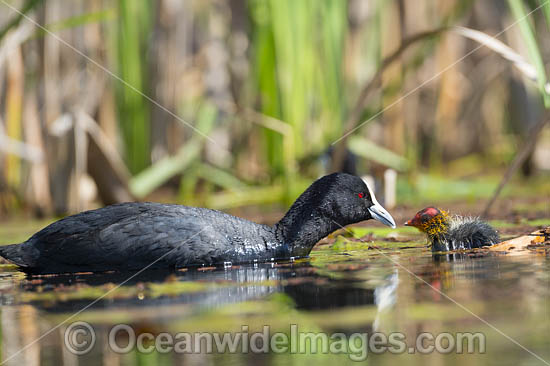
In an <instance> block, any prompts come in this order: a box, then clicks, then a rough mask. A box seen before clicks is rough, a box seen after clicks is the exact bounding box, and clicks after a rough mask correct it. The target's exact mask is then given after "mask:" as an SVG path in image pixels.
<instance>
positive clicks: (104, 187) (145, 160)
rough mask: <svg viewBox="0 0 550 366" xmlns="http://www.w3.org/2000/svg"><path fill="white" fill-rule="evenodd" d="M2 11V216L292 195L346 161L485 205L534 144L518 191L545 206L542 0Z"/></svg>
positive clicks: (376, 175) (229, 2) (414, 196)
mask: <svg viewBox="0 0 550 366" xmlns="http://www.w3.org/2000/svg"><path fill="white" fill-rule="evenodd" d="M0 8H1V9H2V11H1V12H0V126H1V128H0V138H1V140H0V215H11V214H13V213H17V212H21V211H22V210H25V211H26V212H31V213H33V214H35V215H44V216H50V215H54V214H55V215H61V214H67V213H71V212H76V211H80V210H83V209H87V208H92V207H96V206H98V205H103V204H110V203H115V202H121V201H128V200H136V199H137V200H144V199H148V200H157V201H165V202H179V203H184V204H189V205H201V206H208V207H212V208H218V209H231V208H236V207H243V206H249V205H263V206H264V207H265V205H267V204H276V205H280V206H279V207H284V206H285V205H288V204H289V203H290V202H292V201H293V200H294V198H295V197H296V196H297V195H298V194H299V193H300V192H301V191H302V190H303V188H304V187H305V186H306V185H307V184H308V183H310V182H311V180H312V179H315V178H317V177H318V176H320V175H323V174H326V173H329V172H331V171H334V170H342V169H343V168H346V165H347V163H346V161H348V160H350V161H351V162H352V163H353V164H352V165H354V169H353V170H354V171H355V173H356V174H358V175H366V174H368V175H370V176H371V177H372V179H373V180H374V182H375V183H376V186H377V191H379V192H382V191H384V190H385V191H386V192H384V194H383V195H382V193H380V196H382V197H385V198H386V200H391V201H392V202H386V203H387V205H388V206H390V207H392V206H394V205H395V204H415V203H417V202H419V201H432V202H433V203H434V204H435V202H434V201H441V200H465V199H466V200H468V201H470V202H472V201H475V202H477V201H478V200H480V199H481V201H483V202H485V201H486V200H487V199H488V198H489V197H490V196H491V195H492V194H493V192H494V191H495V189H496V187H497V185H498V183H499V180H501V178H502V176H503V174H504V173H505V171H506V169H507V168H508V167H509V164H510V163H511V162H512V161H513V159H514V157H516V156H517V154H518V151H520V150H521V148H522V146H528V148H527V149H526V150H525V154H524V155H525V159H521V161H520V164H519V166H520V167H521V169H519V173H518V174H512V175H513V176H514V179H513V181H512V183H510V184H508V185H507V189H506V190H505V191H504V194H505V195H527V196H534V197H540V202H541V204H542V205H544V202H546V204H547V202H548V198H549V196H550V187H549V185H547V184H546V182H547V180H548V174H549V171H550V131H549V130H548V128H546V129H544V128H542V127H541V126H542V124H543V122H544V121H545V119H546V118H547V115H546V114H545V107H548V106H550V105H549V103H548V101H549V94H548V91H550V87H548V84H547V83H546V63H545V60H548V59H549V58H550V54H549V53H550V44H549V43H548V39H550V38H549V37H548V35H549V29H550V28H549V25H550V5H549V4H548V3H544V2H543V1H520V0H509V1H501V0H478V1H459V0H456V1H445V2H441V1H435V0H421V1H404V0H392V1H382V0H349V1H344V0H323V1H316V0H300V1H293V0H204V1H193V0H187V1H176V0H158V1H149V0H141V1H133V0H119V1H116V0H87V1H84V0H72V1H62V0H48V1H41V0H26V1H12V0H7V1H2V2H1V3H0ZM19 12H20V13H19ZM457 26H461V27H467V28H469V29H475V30H478V31H480V32H482V33H479V32H478V33H473V35H472V34H470V33H467V32H464V29H463V28H456V27H457ZM505 45H507V46H509V47H510V48H506V46H505ZM358 126H360V127H359V128H356V127H358ZM532 131H535V132H536V133H533V132H532ZM350 132H352V133H350ZM343 136H344V138H342V137H343ZM335 142H336V143H335ZM388 172H391V174H390V173H388ZM393 172H396V173H397V183H396V184H395V185H394V184H393V183H392V182H389V183H388V179H389V180H390V181H391V180H392V179H391V176H392V174H393ZM384 182H385V183H384ZM394 196H396V197H394ZM480 210H481V208H480Z"/></svg>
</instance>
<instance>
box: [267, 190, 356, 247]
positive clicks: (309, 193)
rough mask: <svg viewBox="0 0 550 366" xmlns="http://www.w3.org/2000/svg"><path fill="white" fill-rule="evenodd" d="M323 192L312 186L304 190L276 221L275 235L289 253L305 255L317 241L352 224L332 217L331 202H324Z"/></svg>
mask: <svg viewBox="0 0 550 366" xmlns="http://www.w3.org/2000/svg"><path fill="white" fill-rule="evenodd" d="M322 194H323V193H322V192H316V191H315V190H313V189H311V188H310V189H308V190H306V191H305V192H304V193H303V194H302V195H301V196H300V197H299V198H298V199H297V200H296V201H295V202H294V204H293V205H292V207H291V208H290V210H288V212H287V213H286V215H285V216H284V217H283V218H282V219H281V220H280V221H279V222H278V223H277V224H275V233H276V235H277V238H278V239H279V241H280V242H282V243H284V244H285V245H288V247H289V250H290V252H291V255H292V256H295V257H303V256H307V255H308V254H309V252H310V251H311V249H312V248H313V246H314V245H315V244H316V243H317V242H318V241H319V240H321V239H323V238H324V237H326V236H327V235H328V234H330V233H332V232H334V231H336V230H338V229H339V228H341V227H342V226H345V225H348V224H350V223H351V222H345V220H344V219H342V218H338V217H334V212H333V209H332V207H331V205H330V204H328V203H323V200H322V199H321V197H320V195H322ZM311 202H318V203H317V204H314V205H312V204H311Z"/></svg>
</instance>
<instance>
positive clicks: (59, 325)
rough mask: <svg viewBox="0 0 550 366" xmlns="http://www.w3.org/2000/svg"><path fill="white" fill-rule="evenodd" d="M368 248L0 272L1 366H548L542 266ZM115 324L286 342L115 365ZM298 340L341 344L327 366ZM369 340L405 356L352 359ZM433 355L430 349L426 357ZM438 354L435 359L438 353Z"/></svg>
mask: <svg viewBox="0 0 550 366" xmlns="http://www.w3.org/2000/svg"><path fill="white" fill-rule="evenodd" d="M342 243H344V244H342ZM371 244H372V245H371V248H370V249H369V246H368V245H367V244H363V243H357V242H350V243H347V244H346V242H345V240H343V241H342V240H337V242H336V244H334V245H329V244H326V245H321V246H318V247H317V248H316V249H315V250H314V251H313V252H312V255H311V258H309V259H304V260H298V261H295V262H280V263H259V264H256V265H246V266H236V265H229V264H228V265H227V266H226V267H225V268H216V269H210V268H202V269H200V270H197V269H193V270H191V269H190V270H187V271H178V272H162V271H154V272H143V273H140V274H138V275H136V274H135V273H106V274H79V275H61V276H48V277H26V276H25V275H24V274H22V273H20V272H17V271H16V270H15V269H14V268H13V267H11V266H9V265H4V266H3V267H1V271H2V272H0V292H1V303H2V306H1V343H2V348H1V351H2V359H3V360H5V361H6V362H5V364H8V365H12V364H13V365H23V364H24V365H33V364H45V365H100V364H105V365H132V364H143V365H145V364H166V365H169V364H185V365H211V364H224V365H225V364H227V365H295V364H309V363H316V364H326V365H334V364H337V363H341V364H344V363H345V364H359V363H358V362H355V361H353V360H354V359H355V360H357V359H360V360H362V361H361V362H360V364H365V363H367V364H368V363H371V364H388V365H390V364H392V365H393V364H395V363H396V362H406V363H407V364H418V365H424V364H457V365H458V364H464V363H468V364H490V365H503V364H506V365H508V364H510V365H512V364H513V365H544V364H545V363H544V361H542V360H541V359H543V360H545V361H546V362H550V275H549V273H550V260H549V257H548V256H547V255H546V254H535V253H530V254H526V255H520V256H509V255H483V256H476V255H464V254H460V255H449V256H440V257H433V256H432V254H431V253H430V252H429V250H428V249H427V248H426V247H425V245H424V244H423V242H422V241H421V240H420V239H418V240H416V241H413V242H406V243H404V242H374V243H371ZM372 246H376V248H373V247H372ZM542 253H544V252H542ZM119 285H121V286H120V287H118V286H119ZM75 321H84V322H86V323H88V324H89V325H90V326H91V328H92V329H93V332H94V334H95V335H96V338H95V344H94V346H93V347H92V348H91V350H90V351H89V352H88V353H86V354H85V355H75V354H73V353H71V352H70V351H69V349H68V348H67V346H65V341H66V338H65V336H66V335H67V334H69V336H68V337H70V336H72V335H74V334H73V333H70V332H69V333H68V331H67V329H69V331H71V330H72V331H74V329H77V328H71V327H70V325H71V324H72V323H74V322H75ZM117 324H126V325H127V326H129V327H130V328H131V329H132V330H133V331H134V332H135V333H136V335H139V334H142V333H150V334H151V335H152V337H157V338H158V337H159V334H161V333H164V332H166V333H167V334H168V336H171V337H172V338H174V337H175V336H176V334H177V333H180V332H184V333H187V334H189V335H190V337H196V336H197V335H196V334H195V333H198V332H210V334H212V332H217V333H218V334H222V333H223V332H228V334H229V335H233V336H234V335H235V334H236V332H241V333H242V337H245V334H248V337H250V336H251V335H252V334H253V333H255V332H261V331H264V326H269V329H268V330H269V332H270V333H269V336H272V335H273V334H274V333H277V332H280V333H281V334H280V335H279V337H281V338H282V339H283V340H284V337H287V340H288V342H289V347H288V348H289V349H283V350H282V351H281V352H280V353H276V352H275V351H273V350H272V349H271V350H269V351H268V352H267V353H262V352H259V351H258V348H261V347H256V349H255V350H256V351H257V352H252V350H251V349H250V348H251V347H249V349H248V352H246V351H245V352H243V348H242V344H241V345H240V346H238V347H237V351H236V352H235V353H233V354H232V353H229V352H225V353H216V352H215V350H214V351H213V352H212V353H209V352H208V350H207V349H206V346H205V347H204V349H202V350H200V352H199V351H197V349H193V350H194V351H197V352H196V353H190V352H182V351H181V349H180V350H179V351H178V352H176V351H174V350H170V351H168V352H167V353H162V352H157V351H153V352H152V353H146V352H145V353H144V352H140V351H138V350H136V349H133V350H131V351H129V352H128V353H125V354H118V353H115V352H114V351H113V350H112V349H111V348H110V347H111V346H110V345H109V334H112V329H113V326H115V325H117ZM293 327H294V328H293ZM294 331H296V332H298V333H293V332H294ZM299 332H302V333H307V332H314V333H315V334H319V335H321V336H322V335H323V334H326V335H327V337H330V336H334V334H335V333H337V334H339V335H338V336H337V338H332V339H331V340H329V346H330V345H332V346H334V349H329V351H331V350H332V351H333V352H332V353H331V352H323V350H322V342H323V341H322V340H320V341H319V342H320V343H319V349H318V350H317V352H315V350H314V349H313V348H312V346H311V344H309V343H307V342H306V343H305V344H304V347H299V344H297V345H296V346H297V348H298V349H297V350H291V349H290V344H291V343H292V337H294V338H295V340H296V341H297V342H298V339H297V338H296V337H299ZM375 332H379V333H378V334H379V336H389V335H390V334H392V333H394V332H399V333H400V337H401V336H402V337H403V338H404V341H403V342H404V343H403V344H405V343H406V347H405V350H404V352H400V354H394V353H391V352H389V351H388V352H385V353H382V354H374V352H373V351H372V350H371V349H366V348H361V344H360V343H358V342H361V341H362V340H363V339H367V340H368V339H370V338H361V337H360V335H361V334H365V333H366V334H368V336H371V335H372V334H374V333H375ZM424 332H429V333H431V334H433V335H434V337H437V336H438V335H439V334H441V333H443V332H448V333H450V334H451V335H452V336H454V337H456V333H457V332H461V333H466V332H469V333H477V332H480V333H481V334H482V335H483V336H484V337H485V347H486V350H485V353H484V354H481V353H479V346H480V345H479V342H478V343H477V344H475V345H476V346H477V348H476V349H475V351H476V352H475V353H474V354H468V353H467V351H466V347H465V348H464V350H463V353H462V354H457V351H456V347H450V348H449V353H448V354H444V353H441V352H433V353H430V354H419V351H418V350H416V349H415V342H416V337H417V335H418V334H421V333H424ZM354 334H355V335H354ZM117 335H118V336H117V337H114V336H113V337H112V338H113V339H114V341H115V342H117V345H119V346H124V345H125V344H127V342H128V338H127V336H126V335H127V333H125V332H119V333H117ZM222 335H223V334H222ZM368 336H367V337H368ZM338 337H340V338H338ZM342 337H344V338H345V339H346V342H348V343H347V346H346V347H347V349H345V350H342V347H336V345H335V342H337V340H341V339H343V338H342ZM354 337H355V338H354ZM446 337H448V336H447V335H445V336H441V339H446ZM74 339H75V340H76V342H77V343H79V342H87V341H88V340H89V338H88V335H84V333H82V334H80V335H78V334H77V335H76V338H74ZM181 339H184V338H181ZM258 339H260V340H259V341H258ZM267 339H269V340H271V338H267ZM350 339H352V340H353V339H354V340H355V346H354V345H350V344H349V341H350ZM111 341H112V340H111ZM157 341H158V339H157ZM194 341H195V338H191V342H194ZM256 341H257V342H259V343H257V345H258V344H260V345H261V342H262V341H263V339H262V338H260V336H259V335H258V336H257V339H256ZM447 341H448V339H447ZM174 342H175V341H174ZM434 342H435V341H433V340H432V341H430V340H426V341H425V342H424V345H426V346H429V345H430V344H434ZM298 343H299V342H298ZM342 344H344V343H340V345H342ZM145 345H146V346H147V345H149V346H151V347H152V346H153V345H154V344H152V343H147V342H145ZM442 345H443V346H444V348H445V347H446V346H448V343H446V342H445V341H443V342H442ZM329 348H330V347H329ZM162 350H163V349H162V347H161V348H160V351H162ZM278 350H279V351H280V350H281V348H278ZM187 351H189V348H187ZM260 351H262V350H261V349H260ZM412 351H415V353H414V354H411V353H409V352H412ZM300 352H302V353H300ZM365 356H366V359H365ZM537 357H540V358H541V359H539V358H537Z"/></svg>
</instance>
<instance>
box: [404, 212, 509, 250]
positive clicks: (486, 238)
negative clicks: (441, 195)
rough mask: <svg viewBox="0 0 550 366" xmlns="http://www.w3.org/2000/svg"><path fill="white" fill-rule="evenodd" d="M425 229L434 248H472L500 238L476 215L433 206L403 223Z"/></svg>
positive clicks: (486, 244) (495, 241) (496, 241)
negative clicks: (472, 215) (452, 211)
mask: <svg viewBox="0 0 550 366" xmlns="http://www.w3.org/2000/svg"><path fill="white" fill-rule="evenodd" d="M405 226H414V227H416V228H417V229H418V230H420V231H422V232H424V233H426V235H427V236H428V240H429V241H430V243H431V245H432V251H434V252H446V251H449V250H457V249H473V248H481V247H483V246H489V245H493V244H496V243H498V242H500V240H499V236H498V233H497V232H496V231H495V229H493V228H492V227H491V226H490V225H489V224H488V223H486V222H484V221H482V220H480V219H479V218H477V217H464V216H450V215H449V214H448V213H447V212H445V211H443V210H440V209H438V208H435V207H426V208H425V209H423V210H421V211H418V212H417V214H416V215H415V216H414V217H413V218H412V219H411V220H409V221H407V222H406V223H405Z"/></svg>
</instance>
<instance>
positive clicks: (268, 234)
mask: <svg viewBox="0 0 550 366" xmlns="http://www.w3.org/2000/svg"><path fill="white" fill-rule="evenodd" d="M371 195H372V192H371V191H370V189H369V188H368V186H366V185H365V183H364V182H363V181H362V180H361V179H360V178H358V177H356V176H352V175H348V174H342V173H335V174H331V175H328V176H325V177H322V178H320V179H318V180H317V181H315V182H314V183H313V184H312V185H311V186H310V187H309V188H308V189H307V190H306V191H305V192H304V193H303V194H302V195H301V196H300V197H299V198H298V199H297V200H296V202H294V204H293V205H292V207H291V208H290V210H289V211H288V212H287V214H286V215H285V216H284V217H283V218H282V219H281V220H280V221H279V222H278V223H277V224H275V225H273V226H267V225H260V224H257V223H254V222H251V221H248V220H245V219H242V218H239V217H235V216H232V215H229V214H226V213H223V212H220V211H216V210H210V209H206V208H197V207H187V206H181V205H167V204H160V203H148V202H144V203H123V204H117V205H112V206H107V207H104V208H100V209H97V210H91V211H86V212H82V213H79V214H76V215H73V216H69V217H66V218H64V219H62V220H59V221H57V222H55V223H53V224H51V225H49V226H48V227H46V228H44V229H43V230H41V231H39V232H37V233H36V234H34V235H33V236H32V237H31V238H29V239H28V240H27V241H26V242H24V243H22V244H13V245H7V246H3V247H0V255H1V256H2V257H4V258H6V259H8V260H10V261H12V262H14V263H15V264H17V265H19V266H20V267H21V268H22V270H24V271H27V272H33V273H61V272H79V271H106V270H134V269H142V268H145V267H147V268H178V267H186V266H196V265H214V264H221V263H224V262H232V263H242V262H251V261H268V260H271V259H281V258H290V257H303V256H307V255H308V254H309V252H310V251H311V248H312V247H313V246H314V245H315V243H317V242H318V241H319V240H320V239H322V238H323V237H325V236H326V235H328V234H330V233H331V232H333V231H335V230H337V229H338V228H340V225H342V226H344V225H348V224H352V223H356V222H359V221H363V220H368V219H371V218H376V219H378V220H380V221H383V222H385V223H386V224H388V225H394V223H393V219H392V218H391V216H390V215H389V213H387V212H386V211H385V210H384V209H383V208H382V207H381V206H380V205H379V204H378V203H377V202H376V198H374V196H371Z"/></svg>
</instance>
